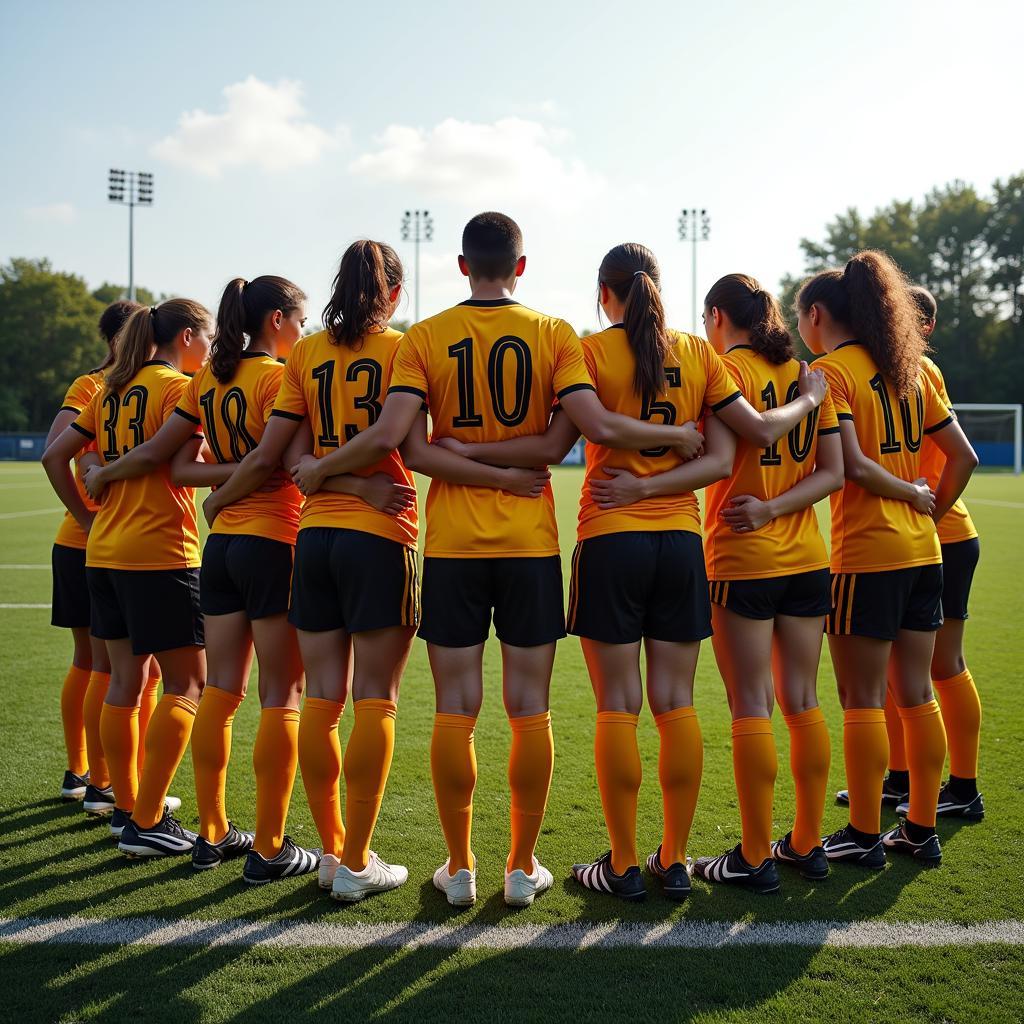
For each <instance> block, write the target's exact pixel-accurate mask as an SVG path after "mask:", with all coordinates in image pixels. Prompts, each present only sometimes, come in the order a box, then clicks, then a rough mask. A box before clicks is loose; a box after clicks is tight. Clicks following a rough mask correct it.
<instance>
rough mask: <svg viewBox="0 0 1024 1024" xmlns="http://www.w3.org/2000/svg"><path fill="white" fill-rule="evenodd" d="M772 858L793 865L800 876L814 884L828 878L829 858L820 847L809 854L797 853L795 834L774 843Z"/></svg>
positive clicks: (789, 833) (785, 836)
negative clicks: (794, 843)
mask: <svg viewBox="0 0 1024 1024" xmlns="http://www.w3.org/2000/svg"><path fill="white" fill-rule="evenodd" d="M772 857H774V858H775V860H777V861H779V862H780V863H781V864H792V865H793V867H795V868H796V869H797V871H799V872H800V874H801V875H802V876H803V877H804V878H807V879H809V880H810V881H812V882H821V881H824V880H825V879H826V878H828V874H829V867H828V857H826V856H825V851H824V849H822V847H820V846H815V847H814V849H813V850H810V851H809V852H808V853H797V852H796V850H794V849H793V833H792V832H787V833H786V834H785V835H784V836H783V837H782V838H781V839H776V840H775V842H774V843H772Z"/></svg>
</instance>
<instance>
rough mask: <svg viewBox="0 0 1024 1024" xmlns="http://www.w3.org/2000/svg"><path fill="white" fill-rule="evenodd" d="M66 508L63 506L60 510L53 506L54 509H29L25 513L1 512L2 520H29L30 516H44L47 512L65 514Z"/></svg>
mask: <svg viewBox="0 0 1024 1024" xmlns="http://www.w3.org/2000/svg"><path fill="white" fill-rule="evenodd" d="M63 511H64V506H63V505H61V506H60V507H59V508H58V507H57V506H53V507H52V508H29V509H26V510H25V511H24V512H0V519H27V518H28V517H29V516H43V515H46V513H47V512H63Z"/></svg>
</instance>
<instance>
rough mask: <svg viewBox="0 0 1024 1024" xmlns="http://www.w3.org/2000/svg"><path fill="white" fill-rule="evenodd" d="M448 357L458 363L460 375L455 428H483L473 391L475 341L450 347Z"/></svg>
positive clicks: (466, 341)
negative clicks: (457, 413)
mask: <svg viewBox="0 0 1024 1024" xmlns="http://www.w3.org/2000/svg"><path fill="white" fill-rule="evenodd" d="M448 355H450V356H451V357H452V358H453V359H454V360H455V361H456V362H457V363H458V374H459V415H458V416H453V417H452V426H453V427H482V426H483V425H484V418H483V416H481V415H480V413H478V412H477V411H476V394H475V393H474V391H473V339H472V338H463V339H462V341H459V342H456V344H454V345H449V346H448Z"/></svg>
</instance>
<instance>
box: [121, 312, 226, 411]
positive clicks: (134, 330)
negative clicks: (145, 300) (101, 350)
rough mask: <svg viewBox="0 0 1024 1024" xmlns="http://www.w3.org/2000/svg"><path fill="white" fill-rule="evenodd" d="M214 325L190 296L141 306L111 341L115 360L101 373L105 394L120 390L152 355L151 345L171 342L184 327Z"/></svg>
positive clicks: (165, 344)
mask: <svg viewBox="0 0 1024 1024" xmlns="http://www.w3.org/2000/svg"><path fill="white" fill-rule="evenodd" d="M212 327H213V318H212V317H211V316H210V311H209V310H208V309H207V308H206V307H205V306H204V305H202V304H201V303H199V302H194V301H193V300H192V299H168V300H167V301H166V302H163V303H161V304H160V305H159V306H140V307H139V308H138V309H137V310H136V311H135V312H134V313H132V315H131V317H130V318H129V319H128V322H127V323H126V324H125V325H124V327H123V328H122V329H121V330H120V331H119V332H118V334H117V338H116V339H115V342H114V361H113V363H111V365H110V369H109V370H107V372H106V374H105V376H104V383H105V384H106V391H107V393H108V394H110V393H111V392H114V391H120V390H121V389H122V388H123V387H124V386H125V385H126V384H127V383H128V382H129V381H130V380H131V379H132V378H133V377H134V376H135V375H136V374H137V373H138V372H139V370H140V369H141V368H142V364H143V363H145V362H146V360H148V359H150V358H152V355H153V350H154V349H157V350H159V349H161V348H164V347H165V346H167V345H170V344H172V343H173V341H174V339H175V338H177V336H178V335H179V334H180V333H181V332H182V331H183V330H185V329H186V328H191V329H192V330H193V331H200V330H204V329H206V330H209V329H211V328H212Z"/></svg>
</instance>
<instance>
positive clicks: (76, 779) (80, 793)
mask: <svg viewBox="0 0 1024 1024" xmlns="http://www.w3.org/2000/svg"><path fill="white" fill-rule="evenodd" d="M88 788H89V773H88V772H86V773H85V774H84V775H76V774H75V773H74V772H73V771H70V770H68V771H66V772H65V773H64V781H63V782H62V783H61V785H60V798H61V800H67V801H69V802H70V801H72V800H81V799H82V798H83V797H84V796H85V792H86V790H87V789H88Z"/></svg>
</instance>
